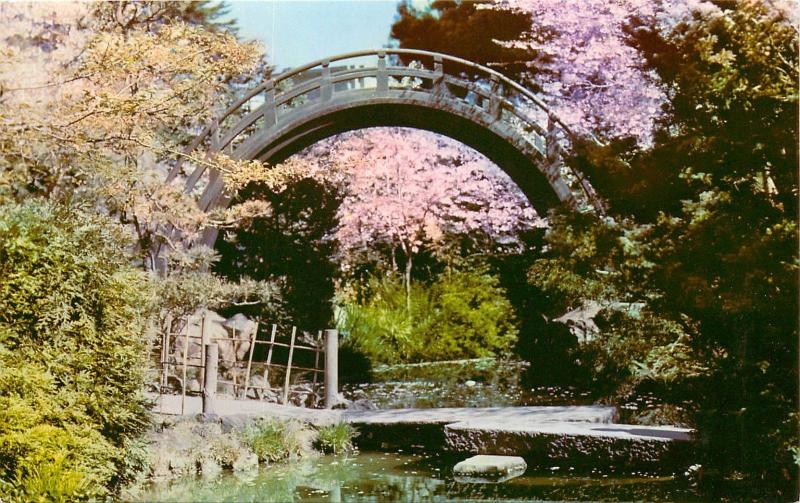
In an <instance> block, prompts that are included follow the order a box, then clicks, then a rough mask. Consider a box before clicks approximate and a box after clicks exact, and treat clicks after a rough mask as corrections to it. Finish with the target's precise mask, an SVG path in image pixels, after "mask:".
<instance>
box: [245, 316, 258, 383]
mask: <svg viewBox="0 0 800 503" xmlns="http://www.w3.org/2000/svg"><path fill="white" fill-rule="evenodd" d="M256 339H258V322H256V329H255V330H254V331H253V335H252V336H251V337H250V356H249V357H248V358H247V374H245V376H244V397H243V398H245V399H247V388H249V387H250V369H251V368H252V367H253V351H255V349H256Z"/></svg>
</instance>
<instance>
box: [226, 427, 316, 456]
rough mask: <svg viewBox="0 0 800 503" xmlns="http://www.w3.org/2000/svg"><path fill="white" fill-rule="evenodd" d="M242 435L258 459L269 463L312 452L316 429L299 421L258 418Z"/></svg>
mask: <svg viewBox="0 0 800 503" xmlns="http://www.w3.org/2000/svg"><path fill="white" fill-rule="evenodd" d="M242 437H243V439H244V441H245V443H246V444H247V445H248V446H249V447H250V448H251V449H252V450H253V452H255V453H256V455H257V456H258V460H259V461H262V462H267V463H269V462H275V461H280V460H282V459H286V458H298V457H303V456H308V455H310V454H311V453H313V449H312V445H313V443H314V439H315V438H316V431H315V430H314V429H312V428H310V427H309V426H308V425H307V424H305V423H302V422H300V421H279V420H276V419H272V418H259V419H257V420H256V421H254V422H253V423H252V424H250V425H249V426H247V427H246V428H245V429H244V431H243V432H242Z"/></svg>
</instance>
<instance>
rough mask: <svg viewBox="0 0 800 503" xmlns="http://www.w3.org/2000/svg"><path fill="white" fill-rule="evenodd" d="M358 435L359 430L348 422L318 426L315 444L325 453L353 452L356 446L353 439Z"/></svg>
mask: <svg viewBox="0 0 800 503" xmlns="http://www.w3.org/2000/svg"><path fill="white" fill-rule="evenodd" d="M357 436H358V431H357V430H356V429H355V427H354V426H352V425H350V424H348V423H335V424H329V425H325V426H320V427H319V428H317V440H316V442H315V445H316V446H317V447H318V448H319V449H320V450H321V451H322V452H324V453H332V454H334V455H339V454H351V453H353V452H355V450H356V446H355V445H354V444H353V439H354V438H355V437H357Z"/></svg>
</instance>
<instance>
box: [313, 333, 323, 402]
mask: <svg viewBox="0 0 800 503" xmlns="http://www.w3.org/2000/svg"><path fill="white" fill-rule="evenodd" d="M321 339H322V330H320V331H319V332H317V344H316V349H314V377H313V378H312V382H313V383H314V389H315V390H316V389H317V374H318V373H319V372H317V370H319V345H320V340H321Z"/></svg>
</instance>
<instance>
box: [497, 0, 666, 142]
mask: <svg viewBox="0 0 800 503" xmlns="http://www.w3.org/2000/svg"><path fill="white" fill-rule="evenodd" d="M491 8H494V9H507V10H514V11H522V12H525V13H528V14H530V16H531V19H532V22H533V25H532V26H531V30H530V32H529V33H528V36H527V37H526V38H525V39H523V40H518V41H514V42H508V43H504V45H509V46H512V47H518V48H523V49H528V50H531V51H533V52H536V53H538V54H539V55H540V58H539V59H538V60H537V61H532V62H531V63H530V67H531V69H532V70H534V69H535V70H536V76H535V78H534V80H536V81H537V83H538V84H539V85H540V86H541V89H542V92H543V93H544V98H545V100H546V101H547V102H548V104H549V105H550V106H551V108H552V109H553V111H554V112H555V113H556V114H557V115H558V116H559V117H560V118H561V119H562V120H563V121H564V122H565V123H566V124H567V125H569V126H571V127H572V128H573V129H574V130H575V131H576V132H578V133H582V134H587V133H591V134H594V135H596V136H599V137H601V138H614V137H634V138H636V139H637V141H638V142H639V143H642V144H647V143H649V142H650V141H651V138H652V131H653V127H654V125H655V122H656V121H657V120H658V119H659V117H660V116H661V114H662V113H663V105H664V104H665V103H666V94H665V90H664V89H663V87H662V86H661V84H660V82H659V79H658V77H657V76H656V75H655V73H653V72H648V71H645V70H644V59H643V58H642V56H641V55H640V54H639V52H638V51H637V50H636V49H635V48H634V47H632V46H631V45H630V44H629V43H628V41H627V35H626V33H625V31H624V29H623V28H624V26H625V24H626V23H627V22H628V20H629V19H630V16H631V15H634V14H635V15H637V16H645V17H648V18H652V16H653V15H654V14H655V12H656V9H655V2H652V1H648V0H562V1H559V2H553V1H552V0H503V1H502V2H499V3H497V4H494V5H492V6H491ZM498 43H499V42H498Z"/></svg>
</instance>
